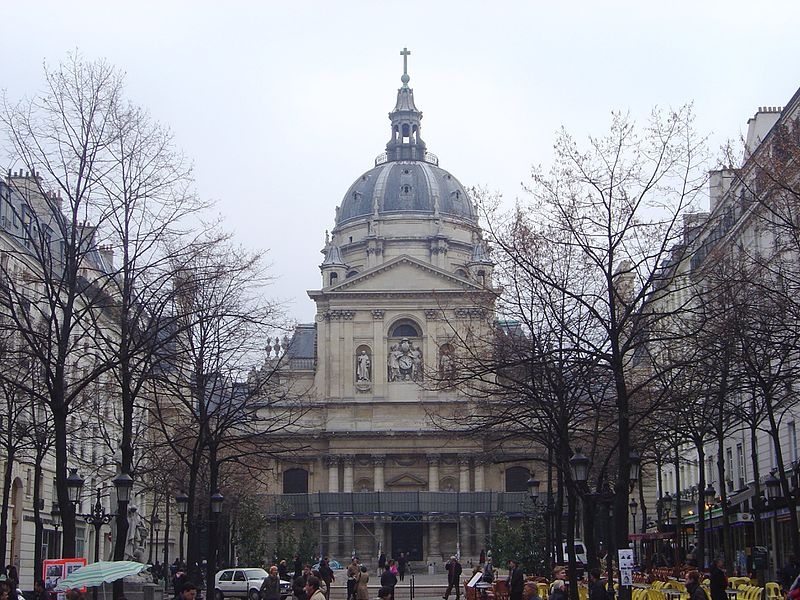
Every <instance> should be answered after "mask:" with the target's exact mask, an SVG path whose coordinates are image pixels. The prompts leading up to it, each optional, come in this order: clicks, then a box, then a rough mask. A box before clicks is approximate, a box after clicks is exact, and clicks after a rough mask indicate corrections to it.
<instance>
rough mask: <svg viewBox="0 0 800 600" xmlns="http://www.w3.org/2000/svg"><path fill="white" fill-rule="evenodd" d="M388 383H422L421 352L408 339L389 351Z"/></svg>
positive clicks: (393, 346) (404, 339) (394, 345)
mask: <svg viewBox="0 0 800 600" xmlns="http://www.w3.org/2000/svg"><path fill="white" fill-rule="evenodd" d="M388 363H389V381H422V350H420V349H419V348H417V347H415V346H414V342H412V341H411V340H409V339H408V338H403V339H402V340H400V343H399V344H393V345H392V346H391V348H390V350H389V359H388Z"/></svg>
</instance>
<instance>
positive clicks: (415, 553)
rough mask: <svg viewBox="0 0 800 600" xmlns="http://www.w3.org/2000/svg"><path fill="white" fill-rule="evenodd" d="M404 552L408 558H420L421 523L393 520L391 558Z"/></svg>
mask: <svg viewBox="0 0 800 600" xmlns="http://www.w3.org/2000/svg"><path fill="white" fill-rule="evenodd" d="M401 552H405V553H406V556H407V557H408V560H422V523H420V522H419V521H402V522H398V521H395V522H394V523H392V558H397V557H398V556H400V553H401Z"/></svg>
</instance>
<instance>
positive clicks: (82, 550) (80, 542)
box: [75, 527, 86, 556]
mask: <svg viewBox="0 0 800 600" xmlns="http://www.w3.org/2000/svg"><path fill="white" fill-rule="evenodd" d="M85 555H86V528H85V527H78V528H77V529H75V556H85Z"/></svg>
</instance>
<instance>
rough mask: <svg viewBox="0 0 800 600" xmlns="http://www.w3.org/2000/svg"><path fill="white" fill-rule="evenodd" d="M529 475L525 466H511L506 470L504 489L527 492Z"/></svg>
mask: <svg viewBox="0 0 800 600" xmlns="http://www.w3.org/2000/svg"><path fill="white" fill-rule="evenodd" d="M530 477H531V472H530V471H528V469H526V468H525V467H511V468H510V469H508V470H506V491H507V492H527V491H528V479H530Z"/></svg>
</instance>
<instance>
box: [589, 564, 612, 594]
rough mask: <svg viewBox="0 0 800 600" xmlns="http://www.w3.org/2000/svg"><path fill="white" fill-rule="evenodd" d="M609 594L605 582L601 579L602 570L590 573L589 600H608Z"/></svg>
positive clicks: (595, 569)
mask: <svg viewBox="0 0 800 600" xmlns="http://www.w3.org/2000/svg"><path fill="white" fill-rule="evenodd" d="M607 598H608V593H607V592H606V587H605V585H604V583H603V580H602V579H600V569H598V568H594V569H591V570H590V571H589V600H606V599H607Z"/></svg>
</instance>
